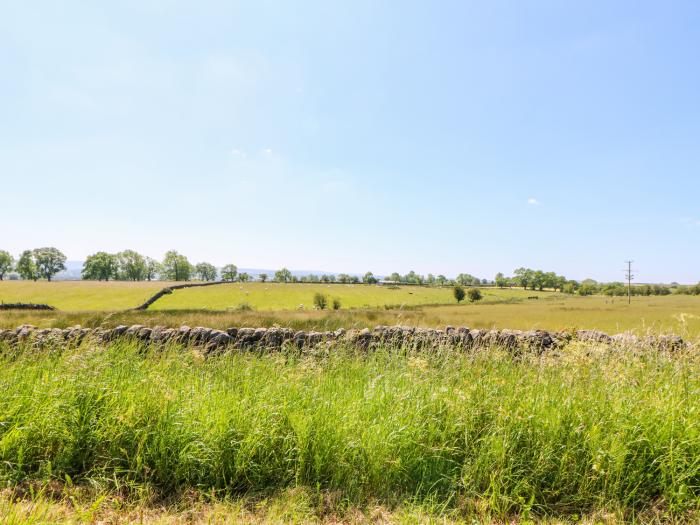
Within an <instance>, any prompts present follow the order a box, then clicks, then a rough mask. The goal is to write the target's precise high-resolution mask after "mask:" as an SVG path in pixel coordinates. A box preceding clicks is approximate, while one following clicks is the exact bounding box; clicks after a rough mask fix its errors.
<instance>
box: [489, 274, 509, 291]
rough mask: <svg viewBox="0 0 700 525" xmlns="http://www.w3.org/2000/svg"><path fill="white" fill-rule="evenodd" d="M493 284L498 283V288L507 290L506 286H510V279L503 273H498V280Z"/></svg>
mask: <svg viewBox="0 0 700 525" xmlns="http://www.w3.org/2000/svg"><path fill="white" fill-rule="evenodd" d="M493 282H494V283H496V286H498V287H499V288H505V287H506V286H508V278H507V277H506V276H505V275H503V274H502V273H501V272H498V273H497V274H496V278H495V279H494V281H493Z"/></svg>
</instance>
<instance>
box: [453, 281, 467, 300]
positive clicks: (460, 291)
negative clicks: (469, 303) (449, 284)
mask: <svg viewBox="0 0 700 525" xmlns="http://www.w3.org/2000/svg"><path fill="white" fill-rule="evenodd" d="M452 294H453V295H454V296H455V299H457V302H458V303H461V302H462V300H463V299H464V288H462V287H461V286H459V285H457V286H455V287H454V288H452Z"/></svg>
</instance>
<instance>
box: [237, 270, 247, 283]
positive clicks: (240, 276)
mask: <svg viewBox="0 0 700 525" xmlns="http://www.w3.org/2000/svg"><path fill="white" fill-rule="evenodd" d="M238 280H239V281H241V282H242V283H247V282H248V281H250V274H249V273H246V272H243V273H239V274H238Z"/></svg>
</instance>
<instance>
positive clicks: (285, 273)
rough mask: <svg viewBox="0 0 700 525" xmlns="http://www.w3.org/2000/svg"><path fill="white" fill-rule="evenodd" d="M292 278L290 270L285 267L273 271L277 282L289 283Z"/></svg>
mask: <svg viewBox="0 0 700 525" xmlns="http://www.w3.org/2000/svg"><path fill="white" fill-rule="evenodd" d="M292 280H293V279H292V272H290V271H289V270H287V269H286V268H282V269H281V270H277V271H276V272H275V281H277V282H278V283H290V282H292Z"/></svg>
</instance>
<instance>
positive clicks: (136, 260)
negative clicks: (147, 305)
mask: <svg viewBox="0 0 700 525" xmlns="http://www.w3.org/2000/svg"><path fill="white" fill-rule="evenodd" d="M117 261H118V263H119V279H123V280H124V281H143V280H144V279H145V278H146V273H147V271H146V270H147V269H146V259H145V258H144V256H143V255H141V254H140V253H138V252H135V251H134V250H124V251H123V252H119V253H118V254H117Z"/></svg>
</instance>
